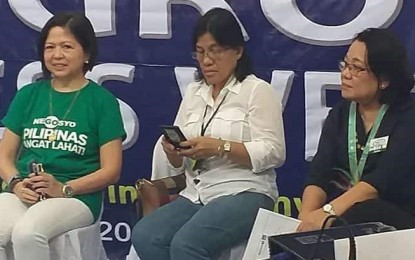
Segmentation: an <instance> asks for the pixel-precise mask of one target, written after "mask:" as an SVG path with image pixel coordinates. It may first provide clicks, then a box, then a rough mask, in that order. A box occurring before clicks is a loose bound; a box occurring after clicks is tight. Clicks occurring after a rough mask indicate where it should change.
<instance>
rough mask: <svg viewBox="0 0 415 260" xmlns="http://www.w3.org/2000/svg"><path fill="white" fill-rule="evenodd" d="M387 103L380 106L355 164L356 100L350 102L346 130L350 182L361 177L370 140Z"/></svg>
mask: <svg viewBox="0 0 415 260" xmlns="http://www.w3.org/2000/svg"><path fill="white" fill-rule="evenodd" d="M388 108H389V105H386V104H383V105H382V107H381V108H380V110H379V112H378V114H377V116H376V119H375V122H374V124H373V126H372V129H371V130H370V133H369V137H368V138H367V141H366V145H365V148H364V149H363V153H362V156H361V157H360V160H359V164H357V153H356V140H357V136H356V102H351V104H350V110H349V131H348V139H349V143H348V144H349V145H348V153H349V166H350V174H351V177H352V178H351V184H352V185H356V183H357V182H358V181H359V180H360V177H362V172H363V168H364V167H365V164H366V160H367V157H368V155H369V149H370V141H371V140H372V139H373V137H375V135H376V133H377V131H378V129H379V126H380V123H381V122H382V118H383V116H384V115H385V113H386V111H387V110H388Z"/></svg>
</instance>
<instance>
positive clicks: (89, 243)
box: [6, 207, 108, 260]
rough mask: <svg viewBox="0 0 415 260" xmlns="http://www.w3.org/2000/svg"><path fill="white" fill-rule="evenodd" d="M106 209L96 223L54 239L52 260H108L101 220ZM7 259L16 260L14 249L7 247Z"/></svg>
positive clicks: (51, 245) (51, 243)
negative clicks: (102, 238) (102, 235)
mask: <svg viewBox="0 0 415 260" xmlns="http://www.w3.org/2000/svg"><path fill="white" fill-rule="evenodd" d="M103 211H104V207H102V209H101V213H100V215H99V218H98V220H97V221H95V223H93V224H91V225H89V226H86V227H81V228H76V229H73V230H70V231H68V232H66V233H63V234H61V235H59V236H56V237H54V238H52V239H51V240H50V241H49V248H50V259H52V260H107V259H108V258H107V254H106V253H105V249H104V246H103V244H102V241H101V230H100V220H101V217H102V213H103ZM6 254H7V257H8V258H7V259H10V260H14V257H13V248H12V246H11V245H9V246H8V247H6Z"/></svg>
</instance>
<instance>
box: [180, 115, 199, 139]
mask: <svg viewBox="0 0 415 260" xmlns="http://www.w3.org/2000/svg"><path fill="white" fill-rule="evenodd" d="M199 120H200V115H199V114H196V113H191V114H190V115H189V116H188V119H187V120H186V123H185V125H184V126H183V129H182V131H183V133H184V135H185V136H186V137H187V138H188V139H190V138H194V137H196V136H199V135H200V123H199Z"/></svg>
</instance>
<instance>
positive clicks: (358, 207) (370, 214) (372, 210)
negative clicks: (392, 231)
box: [332, 199, 415, 230]
mask: <svg viewBox="0 0 415 260" xmlns="http://www.w3.org/2000/svg"><path fill="white" fill-rule="evenodd" d="M341 217H342V218H343V219H345V220H346V221H347V223H349V224H359V223H365V222H382V223H383V224H386V225H389V226H393V227H395V228H396V229H398V230H401V229H410V228H415V216H414V215H412V214H411V213H409V212H407V211H405V210H403V209H401V208H399V207H398V206H396V205H394V204H392V203H389V202H387V201H384V200H380V199H371V200H366V201H363V202H358V203H356V204H354V205H353V206H352V207H351V208H350V209H348V210H347V211H346V212H345V213H344V214H343V215H342V216H341ZM342 225H343V224H342V223H341V222H340V221H334V223H333V225H332V226H342Z"/></svg>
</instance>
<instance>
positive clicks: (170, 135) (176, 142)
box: [160, 125, 190, 149]
mask: <svg viewBox="0 0 415 260" xmlns="http://www.w3.org/2000/svg"><path fill="white" fill-rule="evenodd" d="M160 127H161V130H162V132H163V135H164V137H165V138H166V139H167V141H168V142H169V143H171V144H172V145H173V146H174V147H175V148H176V149H189V148H190V147H188V146H180V143H181V142H184V141H187V139H186V137H185V136H184V134H183V132H182V131H181V130H180V128H179V127H178V126H175V125H161V126H160Z"/></svg>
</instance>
